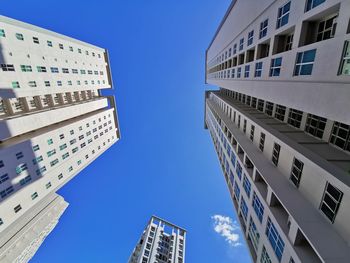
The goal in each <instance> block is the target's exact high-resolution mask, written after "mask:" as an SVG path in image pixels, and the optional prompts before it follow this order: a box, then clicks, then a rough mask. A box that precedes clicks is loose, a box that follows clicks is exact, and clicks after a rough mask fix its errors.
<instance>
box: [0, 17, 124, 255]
mask: <svg viewBox="0 0 350 263" xmlns="http://www.w3.org/2000/svg"><path fill="white" fill-rule="evenodd" d="M0 49H1V50H0V66H1V68H0V71H1V77H0V236H1V239H0V261H1V260H2V259H3V260H7V261H9V262H12V261H16V262H25V261H28V260H29V259H30V257H31V256H32V255H33V254H34V252H35V251H36V249H37V248H38V247H39V246H40V244H41V242H42V241H43V240H44V238H45V236H46V235H47V234H48V233H49V232H50V231H51V230H52V229H53V227H54V226H55V225H56V224H57V222H58V218H59V216H60V215H61V214H62V213H63V211H64V209H65V208H66V206H67V203H66V202H64V200H63V198H61V197H58V196H57V195H56V194H55V192H56V191H57V190H58V189H59V188H61V187H62V186H63V185H64V184H66V183H67V182H68V181H69V180H70V179H72V178H73V177H74V176H75V175H77V174H78V173H79V172H80V171H81V170H82V169H84V167H86V166H87V165H89V164H90V163H91V162H93V161H94V160H95V159H96V158H97V157H98V156H100V155H101V154H102V153H103V152H104V151H105V150H107V149H108V148H109V147H111V146H112V145H113V144H114V143H116V142H117V141H118V140H119V139H120V131H119V124H118V117H117V110H116V103H115V99H114V97H113V96H103V95H102V94H101V90H102V89H111V88H112V76H111V72H110V65H109V59H108V52H107V50H105V49H103V48H99V47H97V46H93V45H90V44H87V43H84V42H81V41H79V40H75V39H72V38H69V37H66V36H63V35H60V34H57V33H54V32H52V31H49V30H45V29H42V28H39V27H36V26H32V25H29V24H26V23H23V22H20V21H16V20H13V19H10V18H7V17H3V16H0ZM44 204H45V205H44ZM34 211H37V212H34ZM37 218H45V220H41V221H40V220H37ZM32 222H37V223H35V224H34V223H32ZM24 228H28V230H27V232H23V229H24ZM16 229H17V230H18V231H17V230H16ZM39 229H40V230H39ZM6 233H11V235H7V234H6ZM23 236H25V238H24V239H23ZM6 237H7V238H6ZM23 240H25V242H24V241H23ZM5 262H6V261H5Z"/></svg>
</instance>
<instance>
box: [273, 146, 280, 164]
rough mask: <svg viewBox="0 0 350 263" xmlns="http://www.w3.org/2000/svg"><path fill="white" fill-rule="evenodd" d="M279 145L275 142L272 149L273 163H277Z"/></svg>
mask: <svg viewBox="0 0 350 263" xmlns="http://www.w3.org/2000/svg"><path fill="white" fill-rule="evenodd" d="M280 150H281V146H280V145H279V144H278V143H275V145H274V146H273V151H272V162H273V164H274V165H276V166H277V165H278V158H279V156H280Z"/></svg>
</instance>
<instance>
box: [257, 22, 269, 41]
mask: <svg viewBox="0 0 350 263" xmlns="http://www.w3.org/2000/svg"><path fill="white" fill-rule="evenodd" d="M268 25H269V20H268V19H266V20H264V21H263V22H261V23H260V32H259V38H263V37H264V36H266V35H267V27H268Z"/></svg>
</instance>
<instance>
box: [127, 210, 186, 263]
mask: <svg viewBox="0 0 350 263" xmlns="http://www.w3.org/2000/svg"><path fill="white" fill-rule="evenodd" d="M185 244H186V230H185V229H183V228H181V227H179V226H176V225H174V224H171V223H169V222H167V221H165V220H163V219H161V218H159V217H157V216H152V217H151V219H150V220H149V222H148V224H147V226H146V228H145V230H144V231H143V233H142V235H141V238H140V240H139V241H138V243H137V245H136V247H135V248H134V251H133V253H132V254H131V256H130V258H129V261H128V263H184V262H185Z"/></svg>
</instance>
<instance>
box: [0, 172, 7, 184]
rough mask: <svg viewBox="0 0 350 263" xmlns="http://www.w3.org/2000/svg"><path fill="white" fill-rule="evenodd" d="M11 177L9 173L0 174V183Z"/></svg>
mask: <svg viewBox="0 0 350 263" xmlns="http://www.w3.org/2000/svg"><path fill="white" fill-rule="evenodd" d="M8 179H9V175H8V174H3V175H1V176H0V184H2V183H4V182H6V181H7V180H8Z"/></svg>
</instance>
